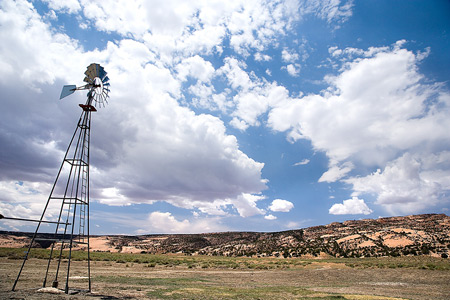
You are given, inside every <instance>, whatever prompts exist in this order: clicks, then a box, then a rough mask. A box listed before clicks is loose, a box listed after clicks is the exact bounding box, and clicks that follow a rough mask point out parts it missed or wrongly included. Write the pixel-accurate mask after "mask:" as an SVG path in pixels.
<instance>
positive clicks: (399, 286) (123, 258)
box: [0, 248, 450, 300]
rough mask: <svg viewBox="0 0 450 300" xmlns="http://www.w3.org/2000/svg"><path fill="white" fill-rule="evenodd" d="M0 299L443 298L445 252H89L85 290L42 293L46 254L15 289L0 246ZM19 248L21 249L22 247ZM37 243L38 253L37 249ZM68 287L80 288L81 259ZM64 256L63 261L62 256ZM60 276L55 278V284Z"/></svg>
mask: <svg viewBox="0 0 450 300" xmlns="http://www.w3.org/2000/svg"><path fill="white" fill-rule="evenodd" d="M0 250H1V251H0V256H1V257H0V278H1V280H0V298H1V299H91V300H95V299H354V300H361V299H370V300H375V299H418V300H422V299H436V300H444V299H449V296H448V295H450V285H449V282H450V260H449V259H447V260H445V259H439V258H430V257H399V258H371V259H369V258H366V259H364V258H363V259H335V258H334V259H332V258H330V259H321V260H317V259H280V258H270V259H269V258H229V257H206V256H195V257H193V256H182V255H180V256H177V255H159V256H152V255H147V254H117V253H116V254H114V256H112V254H107V253H103V254H99V253H93V261H92V262H91V266H92V271H91V272H92V274H91V276H92V292H91V293H87V292H85V291H78V292H77V293H75V294H73V295H66V294H51V293H42V292H39V291H38V289H39V288H40V287H42V280H43V274H44V273H45V268H46V263H47V261H46V260H45V259H42V258H31V259H29V261H28V262H27V264H26V266H25V269H24V272H23V275H22V276H21V280H20V281H19V283H18V285H17V289H16V291H15V292H11V287H12V284H13V282H14V280H15V277H16V276H17V272H18V270H19V267H20V264H21V263H22V261H21V260H20V259H17V258H18V257H16V254H17V250H18V249H14V250H11V249H4V248H3V249H0ZM22 252H23V249H22ZM44 252H45V251H44V250H42V253H39V251H37V254H38V255H37V256H39V254H42V255H44V254H45V253H44ZM79 255H81V256H83V255H84V254H83V253H81V254H80V253H78V256H77V255H76V256H75V258H76V260H73V261H72V268H71V270H72V271H71V280H70V287H71V289H73V290H74V291H76V290H77V289H86V288H87V280H86V278H85V276H86V272H85V269H86V261H84V260H83V259H82V258H81V259H80V256H79ZM65 263H66V262H64V263H63V264H65ZM63 287H64V279H60V288H63Z"/></svg>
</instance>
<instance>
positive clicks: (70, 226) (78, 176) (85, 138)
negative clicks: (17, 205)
mask: <svg viewBox="0 0 450 300" xmlns="http://www.w3.org/2000/svg"><path fill="white" fill-rule="evenodd" d="M84 74H85V75H86V77H85V78H84V82H86V84H85V85H83V86H80V87H77V86H75V85H65V86H64V87H63V89H62V91H61V96H60V99H62V98H64V97H67V96H69V95H71V94H73V93H74V92H75V91H78V90H88V93H87V101H86V104H80V105H79V106H80V107H81V108H82V109H83V111H82V113H81V116H80V119H79V121H78V124H77V127H76V129H75V132H74V134H73V136H72V139H71V140H70V143H69V146H68V147H67V151H66V154H65V156H64V158H63V161H62V163H61V167H60V169H59V171H58V173H57V175H56V179H55V181H54V184H53V188H52V190H51V192H50V195H49V197H48V200H47V203H46V205H45V207H44V210H43V212H42V215H41V217H40V219H39V220H30V219H17V218H15V219H16V220H22V221H33V222H38V225H37V227H36V230H35V232H34V234H33V237H32V238H31V242H30V244H29V246H28V251H26V252H25V257H24V260H23V262H22V265H21V268H20V270H19V274H18V275H17V278H16V281H15V282H14V285H13V288H12V290H13V291H14V290H15V288H16V285H17V282H18V281H19V278H20V275H21V273H22V270H23V268H24V266H25V262H26V261H27V259H28V256H29V253H30V251H31V250H32V246H33V244H35V243H36V242H37V243H42V242H43V243H44V244H47V245H51V248H50V254H49V258H48V263H47V268H46V272H45V276H44V279H43V284H42V286H43V287H46V283H47V280H50V279H51V278H53V283H52V287H54V288H57V287H58V283H59V280H60V279H61V278H64V277H65V292H66V294H67V293H69V278H70V266H71V257H72V248H77V249H79V248H82V249H85V250H87V257H88V259H87V277H88V290H89V291H91V275H90V274H91V271H90V254H89V253H90V246H89V153H90V128H91V112H94V111H96V109H95V107H94V106H93V105H92V104H94V105H95V106H97V104H98V106H99V107H101V106H102V105H103V106H105V104H106V103H108V102H107V99H108V98H109V92H110V90H109V87H110V84H109V78H108V76H107V75H106V72H105V70H104V69H103V67H102V66H100V65H99V64H96V63H92V64H90V65H89V66H88V67H87V70H86V72H85V73H84ZM50 203H52V204H54V203H56V205H59V206H60V210H59V217H58V219H57V220H51V221H49V220H47V218H46V217H51V213H49V212H47V208H48V207H49V205H50ZM0 216H1V217H3V218H0V219H14V218H7V217H4V216H2V215H0ZM50 224H51V225H50ZM41 225H42V228H44V229H46V232H45V233H44V232H40V231H39V229H42V228H41ZM63 250H65V251H64V252H67V250H68V260H67V261H65V260H63V258H64V255H63ZM64 268H65V269H66V271H65V273H64V270H63V269H64ZM70 284H71V285H74V286H75V287H76V283H73V282H71V283H70ZM71 288H73V287H72V286H71Z"/></svg>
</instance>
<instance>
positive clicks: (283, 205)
mask: <svg viewBox="0 0 450 300" xmlns="http://www.w3.org/2000/svg"><path fill="white" fill-rule="evenodd" d="M293 208H294V204H293V203H292V202H290V201H287V200H283V199H275V200H273V201H272V204H271V205H270V206H269V209H270V210H271V211H277V212H289V211H290V210H291V209H293Z"/></svg>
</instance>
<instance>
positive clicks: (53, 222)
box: [0, 215, 71, 225]
mask: <svg viewBox="0 0 450 300" xmlns="http://www.w3.org/2000/svg"><path fill="white" fill-rule="evenodd" d="M0 219H6V220H17V221H27V222H40V223H50V224H64V225H71V224H70V223H65V222H56V221H44V220H33V219H24V218H10V217H4V216H3V215H0Z"/></svg>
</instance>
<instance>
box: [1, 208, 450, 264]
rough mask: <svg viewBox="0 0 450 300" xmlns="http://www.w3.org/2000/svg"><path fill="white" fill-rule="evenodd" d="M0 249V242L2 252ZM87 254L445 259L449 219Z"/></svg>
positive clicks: (137, 239) (114, 244)
mask: <svg viewBox="0 0 450 300" xmlns="http://www.w3.org/2000/svg"><path fill="white" fill-rule="evenodd" d="M2 236H3V241H5V240H8V239H9V240H10V241H11V240H13V239H15V240H17V239H18V235H17V234H15V236H14V237H11V233H10V234H9V235H8V234H6V233H3V235H2ZM20 241H21V242H24V239H23V238H21V239H20ZM6 244H7V243H6ZM6 244H5V242H3V246H7V245H6ZM0 245H2V242H1V240H0ZM91 249H92V251H111V252H145V253H185V254H192V255H224V256H260V257H264V256H276V257H300V256H323V255H331V256H334V257H372V256H400V255H432V256H439V257H444V258H447V257H448V256H449V252H450V217H448V216H446V215H444V214H426V215H413V216H406V217H391V218H380V219H374V220H372V219H367V220H359V221H346V222H343V223H331V224H329V225H324V226H315V227H309V228H305V229H299V230H289V231H283V232H273V233H259V232H223V233H207V234H177V235H141V236H96V237H91Z"/></svg>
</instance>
